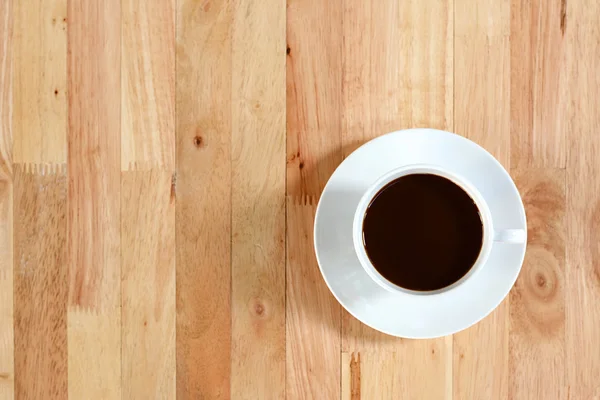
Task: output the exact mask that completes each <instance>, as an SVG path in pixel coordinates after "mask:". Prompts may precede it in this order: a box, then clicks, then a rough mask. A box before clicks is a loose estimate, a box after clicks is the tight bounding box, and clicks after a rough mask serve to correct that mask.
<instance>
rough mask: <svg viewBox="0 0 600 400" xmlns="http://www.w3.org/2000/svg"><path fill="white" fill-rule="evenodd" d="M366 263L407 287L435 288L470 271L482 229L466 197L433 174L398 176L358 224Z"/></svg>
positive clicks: (449, 182) (477, 212)
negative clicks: (365, 253) (359, 224)
mask: <svg viewBox="0 0 600 400" xmlns="http://www.w3.org/2000/svg"><path fill="white" fill-rule="evenodd" d="M363 241H364V245H365V249H366V251H367V255H368V256H369V259H370V260H371V263H372V264H373V266H374V267H375V269H377V271H379V273H380V274H381V275H383V276H384V277H385V278H386V279H387V280H389V281H390V282H392V283H395V284H396V285H398V286H401V287H403V288H406V289H411V290H420V291H428V290H436V289H441V288H444V287H446V286H449V285H451V284H453V283H454V282H456V281H458V280H459V279H460V278H462V277H463V276H465V274H466V273H467V272H468V271H469V270H470V269H471V267H472V266H473V264H474V263H475V261H476V260H477V257H478V256H479V252H480V251H481V246H482V243H483V226H482V223H481V217H480V215H479V210H478V209H477V206H476V205H475V203H474V202H473V200H472V199H471V197H470V196H469V195H468V194H467V193H466V192H465V191H464V190H463V189H461V188H460V187H459V186H457V185H456V184H455V183H453V182H452V181H450V180H448V179H446V178H442V177H440V176H437V175H432V174H413V175H406V176H403V177H400V178H398V179H396V180H394V181H392V182H390V183H388V184H387V185H386V186H385V187H383V188H382V189H381V190H380V191H379V192H378V193H377V194H376V195H375V197H374V198H373V200H371V203H370V204H369V207H368V208H367V211H366V213H365V218H364V221H363Z"/></svg>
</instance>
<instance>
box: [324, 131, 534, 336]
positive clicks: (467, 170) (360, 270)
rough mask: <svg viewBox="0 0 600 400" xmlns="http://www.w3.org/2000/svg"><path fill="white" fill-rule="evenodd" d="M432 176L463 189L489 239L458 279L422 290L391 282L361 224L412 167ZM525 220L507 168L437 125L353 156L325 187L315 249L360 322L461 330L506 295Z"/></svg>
mask: <svg viewBox="0 0 600 400" xmlns="http://www.w3.org/2000/svg"><path fill="white" fill-rule="evenodd" d="M415 173H430V174H435V175H439V176H442V177H444V178H446V179H449V180H451V181H452V182H454V183H455V184H457V185H458V186H459V187H461V188H462V189H463V190H464V191H465V192H466V193H467V194H468V195H469V196H470V197H471V198H472V199H473V201H474V202H475V204H476V205H477V208H478V209H479V212H480V216H481V220H482V225H483V230H484V235H483V236H484V237H483V243H482V248H481V251H480V254H479V257H478V258H477V260H476V262H475V263H474V265H473V266H472V267H471V269H470V270H469V272H468V273H467V274H466V275H465V276H464V277H463V278H461V279H460V280H458V281H457V282H455V283H453V284H452V285H449V286H447V287H444V288H442V289H439V290H435V291H427V292H417V291H412V290H408V289H405V288H401V287H399V286H397V285H394V284H393V283H392V282H390V281H388V280H387V279H385V278H384V277H383V276H382V275H381V274H380V273H379V272H377V270H376V269H375V268H374V267H373V265H372V264H371V262H370V260H369V258H368V256H367V254H366V251H365V248H364V245H363V237H362V235H363V231H362V223H363V219H364V215H365V211H366V209H367V207H368V206H369V204H370V202H371V200H372V199H373V197H374V196H375V195H376V194H377V193H378V192H379V190H380V189H382V188H383V187H384V186H385V185H386V184H387V183H389V182H391V181H393V180H394V179H396V178H399V177H401V176H404V175H407V174H415ZM526 232H527V221H526V218H525V209H524V207H523V202H522V200H521V197H520V195H519V191H518V190H517V187H516V186H515V184H514V182H513V181H512V179H511V177H510V175H509V174H508V172H507V171H506V170H505V169H504V168H503V166H502V165H501V164H500V163H499V162H498V160H496V159H495V158H494V157H493V156H492V155H491V154H490V153H489V152H487V151H486V150H485V149H483V148H482V147H481V146H479V145H477V144H476V143H474V142H472V141H470V140H468V139H466V138H464V137H461V136H459V135H455V134H453V133H450V132H444V131H440V130H435V129H410V130H404V131H396V132H392V133H389V134H386V135H382V136H380V137H378V138H376V139H374V140H371V141H369V142H367V143H365V144H364V145H363V146H361V147H359V148H358V149H357V150H355V151H354V152H353V153H352V154H350V155H349V156H348V157H347V158H346V159H345V160H344V161H343V162H342V163H341V164H340V165H339V167H338V168H337V169H336V170H335V172H334V173H333V175H332V176H331V178H330V179H329V182H328V183H327V185H326V186H325V189H324V190H323V193H322V194H321V198H320V199H319V205H318V207H317V210H316V216H315V230H314V242H315V254H316V257H317V261H318V264H319V268H320V270H321V273H322V275H323V278H324V280H325V282H326V284H327V286H328V287H329V289H330V290H331V293H332V294H333V295H334V296H335V298H336V299H337V300H338V301H339V302H340V304H341V305H342V306H343V307H344V308H345V309H346V310H347V311H348V312H349V313H350V314H352V315H353V316H354V317H356V318H357V319H358V320H360V321H361V322H363V323H364V324H366V325H368V326H370V327H372V328H374V329H377V330H379V331H381V332H384V333H387V334H390V335H394V336H400V337H405V338H415V339H416V338H433V337H440V336H445V335H449V334H453V333H456V332H458V331H460V330H463V329H465V328H468V327H469V326H471V325H473V324H475V323H476V322H477V321H480V320H481V319H482V318H484V317H485V316H486V315H488V314H489V313H491V312H492V311H493V310H494V309H495V308H496V307H497V306H498V305H499V304H500V303H501V302H502V300H503V299H504V298H505V297H506V296H507V295H508V293H509V291H510V289H511V288H512V286H513V285H514V283H515V281H516V279H517V277H518V275H519V272H520V270H521V266H522V265H523V260H524V257H525V250H526V240H527V233H526Z"/></svg>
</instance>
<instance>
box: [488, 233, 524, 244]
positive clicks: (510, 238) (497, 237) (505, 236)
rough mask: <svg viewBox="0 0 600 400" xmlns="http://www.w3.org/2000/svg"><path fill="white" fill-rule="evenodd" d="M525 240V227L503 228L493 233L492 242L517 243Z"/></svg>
mask: <svg viewBox="0 0 600 400" xmlns="http://www.w3.org/2000/svg"><path fill="white" fill-rule="evenodd" d="M526 240H527V234H526V232H525V229H505V230H502V231H496V232H495V233H494V242H502V243H512V244H519V243H525V241H526Z"/></svg>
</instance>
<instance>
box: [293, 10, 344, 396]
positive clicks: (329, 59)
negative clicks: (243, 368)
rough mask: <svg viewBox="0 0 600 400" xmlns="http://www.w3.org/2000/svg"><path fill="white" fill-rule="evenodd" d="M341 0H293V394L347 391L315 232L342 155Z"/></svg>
mask: <svg viewBox="0 0 600 400" xmlns="http://www.w3.org/2000/svg"><path fill="white" fill-rule="evenodd" d="M342 14H343V2H342V1H340V0H335V1H330V2H323V1H318V0H309V1H301V0H290V1H288V3H287V40H288V44H287V88H286V92H287V116H286V120H287V186H286V191H287V195H288V199H289V200H288V205H287V215H286V218H287V233H288V236H287V260H286V337H287V339H286V340H287V343H286V382H287V383H286V386H287V389H286V391H287V393H286V395H287V398H288V399H297V398H317V397H323V398H339V396H340V375H341V371H340V339H339V335H340V320H339V318H340V309H341V307H340V305H339V304H338V303H337V301H336V300H335V299H334V298H333V296H332V295H331V294H330V293H329V291H328V289H327V287H326V286H325V283H324V281H323V278H322V277H321V276H320V273H319V270H318V266H317V264H316V260H315V258H314V250H313V244H312V240H311V239H310V238H311V237H312V224H313V220H314V211H315V208H316V202H317V199H318V197H319V195H320V193H321V190H322V189H323V187H324V186H325V183H326V182H327V180H328V179H329V176H330V175H331V173H332V172H333V171H334V169H335V168H336V167H337V165H338V164H339V163H340V162H341V161H342V157H343V149H342V142H341V110H342V48H343V47H342V39H343V38H342V32H343V30H342Z"/></svg>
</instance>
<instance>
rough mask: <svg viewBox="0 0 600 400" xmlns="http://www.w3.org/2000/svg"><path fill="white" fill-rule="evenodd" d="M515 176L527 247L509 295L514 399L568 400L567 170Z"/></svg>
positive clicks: (524, 171) (528, 171)
mask: <svg viewBox="0 0 600 400" xmlns="http://www.w3.org/2000/svg"><path fill="white" fill-rule="evenodd" d="M513 176H514V178H515V181H516V183H517V186H518V187H519V191H520V193H521V196H522V198H523V203H524V204H525V210H526V212H527V219H528V220H527V225H528V243H527V254H526V255H525V262H524V265H523V270H522V272H521V274H520V276H519V278H518V280H517V282H516V284H515V287H514V288H513V290H512V291H511V293H510V338H509V348H510V375H509V398H513V399H521V398H536V399H554V398H555V399H566V398H567V397H566V395H567V393H566V384H565V354H564V348H565V221H564V216H565V208H566V198H565V171H564V170H562V169H545V168H544V169H532V168H526V169H522V170H518V171H514V172H513Z"/></svg>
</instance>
